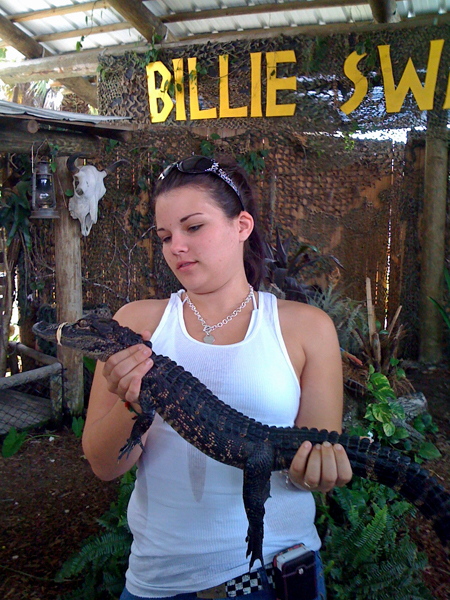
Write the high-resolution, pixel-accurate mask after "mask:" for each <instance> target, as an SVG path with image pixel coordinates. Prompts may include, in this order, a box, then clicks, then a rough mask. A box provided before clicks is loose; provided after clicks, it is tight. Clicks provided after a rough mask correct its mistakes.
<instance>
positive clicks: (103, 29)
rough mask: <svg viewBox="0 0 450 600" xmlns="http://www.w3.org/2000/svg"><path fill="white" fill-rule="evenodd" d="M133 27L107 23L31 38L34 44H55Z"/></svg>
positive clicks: (129, 24) (124, 24)
mask: <svg viewBox="0 0 450 600" xmlns="http://www.w3.org/2000/svg"><path fill="white" fill-rule="evenodd" d="M132 28H133V25H132V24H131V23H127V22H125V23H124V22H121V23H109V25H99V26H97V27H83V29H70V30H69V31H58V32H56V33H46V34H43V35H36V36H33V39H34V40H35V41H36V42H55V41H56V40H67V39H69V38H73V37H81V36H85V37H86V36H88V35H95V34H96V33H110V32H111V31H123V30H125V29H132Z"/></svg>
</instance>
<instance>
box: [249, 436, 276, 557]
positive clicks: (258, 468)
mask: <svg viewBox="0 0 450 600" xmlns="http://www.w3.org/2000/svg"><path fill="white" fill-rule="evenodd" d="M272 466H273V449H272V447H271V446H270V445H269V444H265V443H261V444H259V445H258V446H256V447H255V449H254V451H253V452H252V454H251V455H250V457H249V459H248V460H247V463H246V465H245V468H244V492H243V496H244V506H245V512H246V513H247V518H248V533H247V537H246V540H245V541H246V542H247V544H248V545H247V554H246V556H249V555H250V554H251V558H250V567H249V569H251V568H252V566H253V563H254V562H255V560H259V561H260V562H261V566H264V563H263V551H262V543H263V537H264V513H265V509H264V503H265V501H266V500H267V498H268V497H269V496H270V474H271V471H272Z"/></svg>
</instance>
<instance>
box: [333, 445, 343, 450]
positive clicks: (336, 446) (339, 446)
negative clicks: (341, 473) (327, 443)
mask: <svg viewBox="0 0 450 600" xmlns="http://www.w3.org/2000/svg"><path fill="white" fill-rule="evenodd" d="M334 449H335V450H339V451H341V450H342V446H341V444H335V445H334Z"/></svg>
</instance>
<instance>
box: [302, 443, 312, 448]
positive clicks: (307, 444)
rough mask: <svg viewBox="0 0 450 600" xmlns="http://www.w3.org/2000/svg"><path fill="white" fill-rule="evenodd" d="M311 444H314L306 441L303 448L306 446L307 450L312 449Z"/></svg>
mask: <svg viewBox="0 0 450 600" xmlns="http://www.w3.org/2000/svg"><path fill="white" fill-rule="evenodd" d="M311 446H312V444H311V442H310V441H306V442H304V443H303V448H306V450H310V449H311Z"/></svg>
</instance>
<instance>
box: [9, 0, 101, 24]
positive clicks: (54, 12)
mask: <svg viewBox="0 0 450 600" xmlns="http://www.w3.org/2000/svg"><path fill="white" fill-rule="evenodd" d="M108 7H109V2H108V0H96V1H95V2H83V3H80V4H70V5H69V6H59V7H55V8H46V9H45V10H33V11H30V12H26V13H18V14H15V15H7V16H6V18H7V19H8V20H9V21H11V22H12V23H22V22H24V21H36V20H37V19H47V18H48V17H61V16H63V15H70V14H73V13H79V12H88V11H91V10H94V9H101V8H108Z"/></svg>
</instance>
